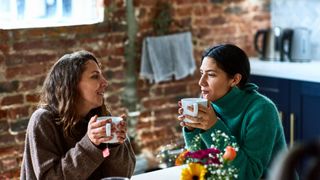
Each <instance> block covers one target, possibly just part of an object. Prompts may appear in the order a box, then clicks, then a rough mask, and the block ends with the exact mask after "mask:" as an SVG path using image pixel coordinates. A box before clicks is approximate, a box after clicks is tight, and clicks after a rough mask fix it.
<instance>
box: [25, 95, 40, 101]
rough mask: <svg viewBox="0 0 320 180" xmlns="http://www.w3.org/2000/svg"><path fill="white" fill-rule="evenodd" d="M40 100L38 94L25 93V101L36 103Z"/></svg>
mask: <svg viewBox="0 0 320 180" xmlns="http://www.w3.org/2000/svg"><path fill="white" fill-rule="evenodd" d="M39 100H40V95H39V94H27V95H26V101H27V102H31V103H37V102H39Z"/></svg>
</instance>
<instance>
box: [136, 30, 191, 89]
mask: <svg viewBox="0 0 320 180" xmlns="http://www.w3.org/2000/svg"><path fill="white" fill-rule="evenodd" d="M195 69H196V65H195V60H194V57H193V48H192V40H191V33H190V32H185V33H178V34H174V35H166V36H160V37H147V38H145V39H144V40H143V45H142V60H141V71H140V76H141V77H143V78H146V79H148V80H149V81H150V82H155V83H159V82H163V81H170V80H172V77H174V78H175V79H176V80H179V79H182V78H184V77H186V76H188V75H190V74H193V73H194V71H195Z"/></svg>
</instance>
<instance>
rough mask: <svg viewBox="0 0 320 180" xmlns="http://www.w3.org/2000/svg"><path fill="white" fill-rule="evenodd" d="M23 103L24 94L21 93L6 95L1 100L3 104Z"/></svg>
mask: <svg viewBox="0 0 320 180" xmlns="http://www.w3.org/2000/svg"><path fill="white" fill-rule="evenodd" d="M22 103H23V96H22V95H21V94H18V95H14V96H6V97H4V98H3V99H2V101H1V105H2V106H7V105H14V104H22Z"/></svg>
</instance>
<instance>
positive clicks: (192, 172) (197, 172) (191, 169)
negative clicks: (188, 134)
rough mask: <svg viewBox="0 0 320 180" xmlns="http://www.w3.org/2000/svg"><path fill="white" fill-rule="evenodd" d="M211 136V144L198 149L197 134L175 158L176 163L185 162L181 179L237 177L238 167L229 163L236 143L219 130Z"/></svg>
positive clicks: (236, 147)
mask: <svg viewBox="0 0 320 180" xmlns="http://www.w3.org/2000/svg"><path fill="white" fill-rule="evenodd" d="M211 137H212V141H213V145H212V146H211V147H210V148H208V149H200V145H201V139H200V135H199V136H196V137H195V138H194V143H192V144H193V145H192V147H190V149H189V150H185V151H184V152H182V153H181V154H180V155H179V156H178V157H177V158H176V161H175V164H176V165H183V164H186V168H183V169H182V172H181V178H180V179H181V180H189V179H190V180H192V179H198V180H205V179H237V177H238V169H237V168H235V167H234V166H232V165H231V163H230V162H231V161H232V160H233V159H234V158H235V157H236V155H237V153H236V152H237V151H238V146H237V144H236V143H232V142H231V138H230V137H229V136H227V135H226V134H225V133H223V132H221V131H220V130H216V131H215V132H214V133H212V134H211ZM218 147H223V149H222V150H220V149H219V148H218Z"/></svg>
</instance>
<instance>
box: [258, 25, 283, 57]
mask: <svg viewBox="0 0 320 180" xmlns="http://www.w3.org/2000/svg"><path fill="white" fill-rule="evenodd" d="M281 35H282V34H281V28H280V27H274V28H268V29H260V30H258V31H257V32H256V34H255V36H254V47H255V50H256V51H257V52H258V53H259V55H260V59H261V60H268V61H271V60H272V61H278V60H280V54H281V53H280V50H281V48H280V42H281Z"/></svg>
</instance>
